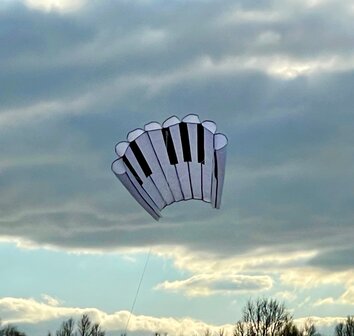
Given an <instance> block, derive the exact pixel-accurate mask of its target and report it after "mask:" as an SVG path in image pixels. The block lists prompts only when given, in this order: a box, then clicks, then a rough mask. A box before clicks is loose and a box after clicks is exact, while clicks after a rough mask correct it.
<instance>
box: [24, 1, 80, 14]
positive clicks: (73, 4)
mask: <svg viewBox="0 0 354 336" xmlns="http://www.w3.org/2000/svg"><path fill="white" fill-rule="evenodd" d="M25 4H26V5H27V6H28V7H30V8H35V9H39V10H44V11H52V10H55V11H60V12H70V11H74V10H79V9H80V8H81V7H82V6H83V5H84V4H85V1H84V0H74V1H73V0H25Z"/></svg>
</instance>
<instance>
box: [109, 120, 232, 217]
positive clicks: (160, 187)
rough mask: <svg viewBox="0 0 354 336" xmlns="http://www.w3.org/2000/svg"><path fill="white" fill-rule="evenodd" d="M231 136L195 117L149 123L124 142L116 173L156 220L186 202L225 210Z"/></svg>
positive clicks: (118, 149) (119, 148)
mask: <svg viewBox="0 0 354 336" xmlns="http://www.w3.org/2000/svg"><path fill="white" fill-rule="evenodd" d="M227 142H228V141H227V138H226V136H225V135H224V134H221V133H217V132H216V124H215V123H214V122H213V121H210V120H206V121H203V122H200V120H199V117H198V116H197V115H195V114H189V115H187V116H185V117H184V118H183V119H182V120H180V119H179V118H177V117H176V116H172V117H170V118H168V119H167V120H166V121H164V122H163V124H162V125H161V124H159V123H158V122H150V123H148V124H146V125H145V126H144V129H142V128H137V129H135V130H133V131H131V132H130V133H128V135H127V141H122V142H119V143H118V144H117V145H116V147H115V151H116V154H117V156H118V158H117V159H116V160H115V161H114V162H113V163H112V166H111V168H112V171H113V173H114V174H115V175H116V177H117V178H118V179H119V180H120V181H121V182H122V184H123V185H124V186H125V188H126V189H127V190H128V191H129V192H130V194H131V195H132V196H133V197H134V198H135V200H136V201H137V202H138V203H139V204H140V205H141V206H142V207H143V208H144V209H145V210H146V211H147V212H148V213H149V214H150V215H151V216H152V217H153V218H154V219H155V220H159V219H160V218H161V210H162V209H164V208H165V207H166V206H168V205H170V204H172V203H174V202H179V201H182V200H185V201H187V200H191V199H196V200H202V201H204V202H207V203H211V205H212V207H213V208H217V209H219V208H220V203H221V195H222V190H223V184H224V176H225V163H226V147H227Z"/></svg>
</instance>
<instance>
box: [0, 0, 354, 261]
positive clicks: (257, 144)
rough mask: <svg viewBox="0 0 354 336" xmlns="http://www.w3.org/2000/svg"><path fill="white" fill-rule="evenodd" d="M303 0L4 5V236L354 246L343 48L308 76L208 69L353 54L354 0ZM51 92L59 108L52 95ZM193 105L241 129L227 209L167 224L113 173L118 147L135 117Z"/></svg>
mask: <svg viewBox="0 0 354 336" xmlns="http://www.w3.org/2000/svg"><path fill="white" fill-rule="evenodd" d="M293 9H294V8H293V7H292V6H291V3H290V2H289V5H288V6H287V5H286V4H285V3H283V2H282V3H278V2H273V3H270V4H269V5H268V6H267V7H265V6H264V4H259V2H244V3H242V2H239V3H238V4H236V5H235V3H234V2H228V1H222V2H195V3H189V4H188V6H187V4H185V3H183V2H169V3H168V4H166V3H163V4H162V3H160V4H156V3H154V2H148V3H134V4H133V3H130V2H107V3H105V4H98V3H94V4H90V5H88V6H87V7H85V8H83V9H81V11H78V12H73V13H70V14H59V13H55V12H49V13H44V12H40V11H35V10H29V9H27V8H26V7H25V6H22V5H16V6H10V7H7V8H6V9H3V10H2V11H1V12H0V16H1V20H0V34H1V38H0V44H1V48H0V56H1V58H2V62H1V63H0V101H1V106H0V127H1V134H0V142H1V145H2V147H1V151H2V157H1V158H0V187H1V192H0V211H1V219H0V220H1V226H0V234H1V235H4V236H7V237H9V236H10V237H20V238H22V239H28V240H31V241H34V242H36V243H39V244H52V245H57V246H62V247H71V248H115V247H122V246H144V245H154V244H166V245H168V244H180V245H184V246H187V247H189V248H191V249H201V250H212V251H213V252H214V253H220V254H224V255H230V254H234V253H239V252H245V251H252V250H253V249H254V248H255V247H260V246H262V247H271V248H274V249H278V250H279V249H284V250H290V249H291V250H296V249H313V248H316V249H322V248H323V247H326V246H327V245H328V244H333V242H335V243H337V244H341V246H343V248H346V247H348V246H350V244H351V241H350V237H352V236H353V225H352V223H353V220H354V218H353V217H354V216H353V212H352V204H353V201H354V191H353V188H352V186H353V185H354V177H353V176H354V175H353V173H352V170H353V169H352V168H353V167H354V155H353V154H354V152H353V147H352V143H353V140H354V135H353V132H352V127H351V126H352V125H353V122H354V115H353V113H352V111H353V108H354V103H353V97H352V87H353V86H354V72H353V71H352V70H346V71H344V70H343V66H344V65H343V64H339V63H338V64H337V63H335V62H334V66H332V67H331V68H330V69H329V70H330V71H329V70H328V71H326V72H322V73H321V72H320V71H315V72H314V73H310V74H308V75H307V74H304V75H302V76H298V77H295V78H293V79H284V78H283V77H281V76H280V77H275V76H270V75H269V71H268V70H269V69H268V68H267V64H266V65H265V66H264V69H262V66H256V67H255V69H248V68H247V67H244V66H243V64H240V65H239V66H240V68H239V69H238V70H235V69H233V67H234V66H231V67H230V68H227V69H228V70H227V71H225V70H218V69H217V68H216V69H213V70H211V71H208V70H205V69H204V70H203V68H201V70H200V69H199V68H198V67H200V66H201V63H202V62H201V61H200V60H201V59H203V57H204V58H205V57H207V58H208V59H209V60H211V61H212V63H213V62H214V63H215V64H218V62H221V63H222V62H223V61H224V60H225V59H227V58H228V57H231V58H232V57H236V58H237V57H238V58H237V59H240V62H241V63H242V59H243V60H245V59H246V60H247V58H251V57H255V58H257V59H261V58H262V57H268V56H269V57H270V62H271V61H272V57H273V58H276V57H282V56H284V57H290V58H294V59H296V60H299V61H319V59H321V57H327V56H331V55H332V56H336V57H339V58H340V57H342V58H343V59H344V60H345V61H348V62H349V63H350V57H349V58H346V57H347V56H348V55H351V53H352V50H351V47H350V46H351V45H353V44H352V43H349V42H350V41H352V39H353V30H352V20H351V15H352V14H350V13H349V12H347V11H345V8H344V5H338V11H340V12H341V13H342V14H343V15H342V17H341V24H340V25H338V21H337V19H336V16H335V15H334V14H333V13H332V10H333V5H332V4H331V3H329V4H327V5H324V6H322V7H321V6H320V7H316V8H310V7H306V6H302V7H301V6H299V8H297V11H296V15H293V16H292V15H291V13H292V10H293ZM232 18H233V19H232ZM324 23H326V25H324ZM262 34H263V35H262ZM348 45H349V47H348ZM268 61H269V60H268ZM236 63H237V62H236ZM344 63H345V62H344ZM236 65H237V64H236ZM236 65H235V66H236ZM336 67H338V70H337V69H336ZM349 68H350V67H349ZM198 69H199V70H198ZM194 71H195V72H194ZM82 97H84V98H82ZM76 100H78V101H84V104H83V105H80V104H78V105H75V101H76ZM51 101H54V102H57V103H58V106H57V107H55V108H54V110H53V111H54V112H53V113H52V110H50V108H48V107H46V105H44V107H43V106H42V107H41V105H40V104H41V103H43V102H51ZM73 102H74V103H73ZM85 102H86V103H85ZM38 104H39V105H38ZM31 106H32V107H33V106H34V108H33V109H34V112H33V111H32V110H31V111H29V110H28V107H31ZM36 106H38V107H36ZM77 106H78V107H77ZM37 109H41V112H40V113H39V114H36V112H38V111H37ZM14 111H15V112H16V114H14ZM187 113H198V114H199V115H200V117H201V119H213V120H215V121H216V122H217V124H218V126H219V129H220V131H222V132H224V133H226V134H227V135H228V137H229V140H230V145H229V150H228V166H227V179H226V185H225V192H224V199H223V206H222V211H215V210H212V209H210V207H209V206H208V205H206V204H197V203H193V202H192V203H181V204H178V205H175V206H173V207H171V208H170V209H166V211H165V214H166V216H165V219H164V220H163V221H161V222H160V223H158V224H156V223H153V222H152V220H151V219H150V218H149V217H148V215H147V214H146V213H145V212H144V211H143V210H141V209H140V207H139V206H138V205H137V204H136V203H135V202H134V200H133V199H132V198H131V197H130V196H129V195H128V193H127V192H126V191H125V190H124V188H123V187H122V186H121V185H120V184H119V182H118V181H116V180H115V177H114V176H113V174H112V173H111V171H110V169H109V167H110V163H111V161H112V160H113V158H114V155H113V148H114V145H115V143H116V142H118V141H120V140H122V139H124V137H125V135H126V133H127V132H128V131H130V130H131V129H133V128H136V127H139V126H143V125H144V123H146V122H148V121H150V120H158V121H163V120H164V119H165V118H167V117H168V116H169V115H171V114H177V115H179V116H181V117H183V116H184V115H185V114H187ZM2 114H3V115H6V118H7V119H6V120H8V119H11V118H12V119H11V120H12V122H11V127H10V128H9V127H5V126H2V124H1V120H2V119H1V115H2ZM32 114H33V116H32ZM3 125H5V124H3ZM182 210H183V211H182ZM211 237H212V240H213V244H210V239H211ZM318 258H321V254H320V256H319V257H318ZM318 260H319V261H318V262H320V260H322V259H318ZM314 262H315V260H314ZM346 265H347V267H351V265H349V264H346Z"/></svg>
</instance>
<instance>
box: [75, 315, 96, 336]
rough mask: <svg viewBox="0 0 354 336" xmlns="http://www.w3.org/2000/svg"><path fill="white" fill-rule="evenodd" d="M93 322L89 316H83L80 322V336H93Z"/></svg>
mask: <svg viewBox="0 0 354 336" xmlns="http://www.w3.org/2000/svg"><path fill="white" fill-rule="evenodd" d="M91 324H92V323H91V321H90V318H89V317H88V315H86V314H84V315H82V317H81V319H80V320H79V322H78V324H77V325H78V334H79V336H90V335H91V331H92V330H91Z"/></svg>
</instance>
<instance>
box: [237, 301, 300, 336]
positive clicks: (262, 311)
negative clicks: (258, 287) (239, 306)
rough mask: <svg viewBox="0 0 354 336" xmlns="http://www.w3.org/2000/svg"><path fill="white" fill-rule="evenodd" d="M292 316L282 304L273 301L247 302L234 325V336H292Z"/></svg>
mask: <svg viewBox="0 0 354 336" xmlns="http://www.w3.org/2000/svg"><path fill="white" fill-rule="evenodd" d="M295 329H296V327H295V326H293V321H292V316H291V315H290V314H289V312H288V311H287V310H286V309H285V306H284V304H282V303H279V302H278V301H276V300H273V299H270V300H269V299H257V300H256V301H251V300H249V301H248V302H247V304H246V306H245V307H244V308H243V311H242V319H241V320H239V321H238V322H237V323H236V326H235V328H234V336H277V335H294V333H295Z"/></svg>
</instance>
